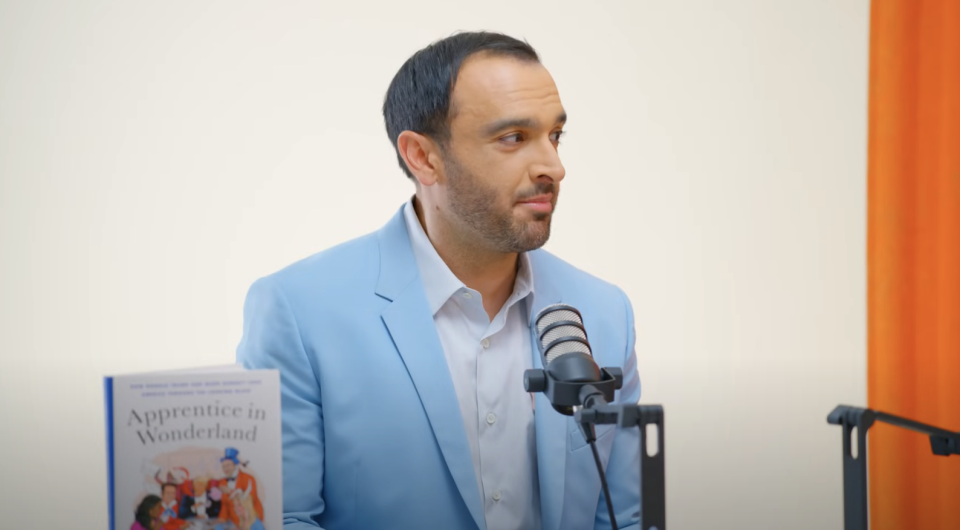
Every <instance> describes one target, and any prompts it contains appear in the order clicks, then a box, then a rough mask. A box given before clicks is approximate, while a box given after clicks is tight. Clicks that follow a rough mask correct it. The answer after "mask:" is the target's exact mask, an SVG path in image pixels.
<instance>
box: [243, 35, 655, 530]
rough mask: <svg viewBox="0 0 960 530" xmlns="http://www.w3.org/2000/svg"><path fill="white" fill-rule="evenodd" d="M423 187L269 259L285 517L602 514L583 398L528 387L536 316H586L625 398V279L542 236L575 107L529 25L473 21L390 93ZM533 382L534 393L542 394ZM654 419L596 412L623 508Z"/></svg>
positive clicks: (447, 518) (347, 519)
mask: <svg viewBox="0 0 960 530" xmlns="http://www.w3.org/2000/svg"><path fill="white" fill-rule="evenodd" d="M383 112H384V118H385V121H386V127H387V133H388V135H389V137H390V141H391V143H392V144H393V146H394V149H395V150H396V152H397V156H398V161H399V163H400V167H401V168H402V169H403V171H404V172H405V173H406V175H407V176H408V177H409V178H411V180H413V182H414V185H415V187H416V195H415V196H414V197H413V199H411V200H410V201H409V202H407V203H406V204H405V205H404V206H403V207H401V209H400V211H399V212H397V214H396V215H395V216H394V217H393V218H392V219H391V220H390V221H389V222H388V223H387V224H386V226H384V227H383V228H382V229H380V230H379V231H378V232H376V233H373V234H370V235H367V236H365V237H361V238H359V239H356V240H353V241H350V242H347V243H344V244H342V245H339V246H337V247H334V248H331V249H329V250H326V251H324V252H321V253H319V254H317V255H314V256H312V257H310V258H307V259H305V260H303V261H301V262H299V263H296V264H294V265H291V266H290V267H288V268H286V269H284V270H282V271H280V272H278V273H276V274H273V275H271V276H268V277H266V278H263V279H260V280H258V281H257V282H256V283H254V285H253V287H251V289H250V293H249V295H248V297H247V302H246V305H245V308H244V333H243V339H242V341H241V343H240V346H239V348H238V353H237V357H238V359H239V360H240V361H241V362H242V363H243V364H244V365H245V366H247V367H251V368H278V369H279V370H280V373H281V382H282V384H281V388H282V389H281V392H282V407H283V462H284V468H283V472H284V487H283V497H284V512H285V513H284V517H285V524H286V527H287V528H291V529H304V530H306V529H308V528H316V527H318V526H319V527H322V528H325V529H328V530H332V529H347V528H350V529H367V528H370V529H379V528H399V529H408V528H410V529H414V528H417V529H419V528H442V529H470V528H473V529H481V530H485V529H489V530H499V529H540V528H543V529H544V530H558V529H577V530H580V529H584V528H594V527H596V528H609V527H610V522H609V517H608V515H607V508H606V504H605V499H604V498H603V497H602V495H601V485H600V479H599V476H598V473H597V470H596V467H595V463H594V460H593V455H592V453H591V450H590V448H589V447H588V446H587V444H586V442H585V440H584V438H583V436H582V435H581V434H580V432H579V430H578V429H577V427H576V425H575V424H574V423H573V421H572V419H571V418H570V417H568V416H563V415H561V414H559V413H557V412H556V411H555V410H554V409H553V408H552V406H551V405H550V403H549V402H548V401H547V400H546V398H545V397H544V396H543V395H542V394H537V395H535V396H531V395H530V394H528V393H526V392H525V391H524V389H523V382H522V381H523V372H524V370H525V369H527V368H533V367H540V366H541V363H540V358H539V354H538V351H537V349H536V347H535V345H534V343H533V340H534V336H533V334H532V333H531V328H530V324H531V319H532V318H533V317H534V316H535V315H536V314H537V313H538V312H539V311H540V310H541V309H542V308H544V307H546V306H548V305H551V304H555V303H559V302H561V301H562V302H563V303H565V304H569V305H572V306H574V307H576V308H578V309H579V310H580V311H581V312H582V314H583V317H584V321H585V324H586V327H587V332H588V334H589V337H590V342H591V345H592V347H593V353H594V356H595V358H596V360H597V362H598V364H599V365H600V366H619V367H622V368H623V370H624V385H623V388H622V390H620V391H619V392H618V393H617V396H616V397H617V400H618V401H620V402H630V403H636V401H637V400H638V399H639V395H640V385H639V379H638V375H637V368H636V355H635V353H634V348H633V347H634V331H633V313H632V309H631V307H630V304H629V302H628V301H627V298H626V296H625V295H624V294H623V292H622V291H620V290H619V289H618V288H616V287H614V286H612V285H610V284H607V283H605V282H603V281H600V280H598V279H596V278H594V277H592V276H589V275H588V274H586V273H584V272H581V271H579V270H577V269H575V268H573V267H572V266H570V265H568V264H566V263H564V262H563V261H561V260H559V259H558V258H556V257H554V256H552V255H550V254H548V253H547V252H544V251H542V250H536V249H538V248H539V247H541V246H542V245H543V244H544V243H545V242H546V241H547V238H548V237H549V234H550V221H551V218H552V214H553V210H554V208H555V206H556V201H557V196H558V193H559V190H560V182H561V181H562V180H563V178H564V168H563V166H562V164H561V163H560V159H559V157H558V154H557V146H558V143H559V139H560V136H561V134H562V128H563V125H564V123H565V121H566V114H565V112H564V109H563V106H562V105H561V103H560V97H559V94H558V92H557V88H556V86H555V85H554V82H553V79H552V78H551V77H550V74H549V73H548V72H547V70H546V69H545V68H544V67H543V66H542V65H541V64H540V62H539V58H538V56H537V53H536V52H535V51H534V50H533V48H531V47H530V46H529V45H528V44H526V43H524V42H521V41H518V40H516V39H513V38H510V37H507V36H505V35H499V34H495V33H460V34H457V35H454V36H452V37H449V38H446V39H443V40H441V41H439V42H436V43H434V44H432V45H430V46H428V47H426V48H424V49H423V50H420V51H419V52H417V53H416V54H414V55H413V56H412V57H411V58H410V59H409V60H407V62H406V63H405V64H404V65H403V66H402V67H401V68H400V71H399V72H398V73H397V74H396V76H395V77H394V79H393V81H392V82H391V84H390V87H389V89H388V91H387V96H386V99H385V102H384V106H383ZM534 401H535V403H534ZM638 437H639V434H638V432H637V430H636V429H631V430H615V429H612V428H610V427H609V426H603V427H599V428H598V440H597V447H598V449H599V453H600V458H601V461H602V462H603V464H604V465H605V467H606V473H607V480H608V482H609V484H610V491H611V498H612V501H613V507H614V510H615V514H616V518H617V522H618V525H619V526H620V527H621V528H627V527H634V528H635V527H636V525H637V523H638V520H639V441H638V440H639V438H638Z"/></svg>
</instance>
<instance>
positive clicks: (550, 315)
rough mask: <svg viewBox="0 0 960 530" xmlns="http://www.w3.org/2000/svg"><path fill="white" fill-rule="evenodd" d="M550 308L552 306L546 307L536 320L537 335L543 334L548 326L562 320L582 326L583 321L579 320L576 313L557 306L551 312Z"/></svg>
mask: <svg viewBox="0 0 960 530" xmlns="http://www.w3.org/2000/svg"><path fill="white" fill-rule="evenodd" d="M551 307H553V306H549V307H546V308H544V309H543V311H541V312H540V317H539V318H538V319H537V333H538V334H539V333H543V330H544V329H545V328H546V327H547V326H549V325H550V324H553V323H554V322H560V321H563V320H566V321H572V322H576V323H578V324H580V325H581V326H582V325H583V320H581V319H580V315H579V314H578V313H577V312H576V311H574V310H572V309H567V308H566V306H559V307H557V308H556V309H552V310H551Z"/></svg>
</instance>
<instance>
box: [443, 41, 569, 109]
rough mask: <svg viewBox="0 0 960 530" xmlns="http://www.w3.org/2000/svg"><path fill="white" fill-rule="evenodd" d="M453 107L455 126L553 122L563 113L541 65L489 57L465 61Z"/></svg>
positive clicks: (555, 90)
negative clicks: (530, 120) (513, 121)
mask: <svg viewBox="0 0 960 530" xmlns="http://www.w3.org/2000/svg"><path fill="white" fill-rule="evenodd" d="M451 104H452V105H451V108H452V109H453V111H454V112H453V114H452V120H451V122H452V124H453V123H456V122H458V121H459V122H461V124H462V125H470V124H476V125H480V124H482V123H484V122H489V121H491V120H496V119H500V118H504V117H511V118H534V119H536V118H543V117H548V118H546V119H549V120H551V121H552V120H553V119H554V118H555V117H556V116H558V115H559V114H561V113H562V112H563V105H562V104H561V103H560V93H559V92H558V91H557V86H556V84H555V83H554V82H553V77H551V76H550V72H548V71H547V69H546V68H544V67H543V65H542V64H540V63H538V62H533V61H521V60H519V59H515V58H512V57H502V56H495V55H488V54H478V55H475V56H473V57H470V58H468V59H467V60H466V61H464V63H463V65H462V67H461V68H460V73H459V74H458V75H457V82H456V85H455V86H454V89H453V94H452V98H451ZM553 125H554V124H553V123H548V124H546V126H548V127H552V126H553Z"/></svg>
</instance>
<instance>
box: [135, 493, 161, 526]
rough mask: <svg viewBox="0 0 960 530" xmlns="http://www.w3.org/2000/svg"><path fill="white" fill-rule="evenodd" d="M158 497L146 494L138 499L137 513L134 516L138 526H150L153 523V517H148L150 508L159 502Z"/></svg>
mask: <svg viewBox="0 0 960 530" xmlns="http://www.w3.org/2000/svg"><path fill="white" fill-rule="evenodd" d="M160 502H161V501H160V497H157V496H156V495H147V496H146V497H144V498H143V500H142V501H140V505H139V506H137V514H136V515H135V516H134V518H135V519H136V520H137V522H138V523H140V526H142V527H144V528H150V527H151V525H153V519H152V518H151V517H150V510H152V509H153V507H154V506H156V505H158V504H160Z"/></svg>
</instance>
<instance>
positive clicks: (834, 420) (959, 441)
mask: <svg viewBox="0 0 960 530" xmlns="http://www.w3.org/2000/svg"><path fill="white" fill-rule="evenodd" d="M878 421H879V422H882V423H888V424H890V425H894V426H897V427H900V428H902V429H907V430H911V431H914V432H918V433H920V434H925V435H927V436H929V437H930V449H931V450H932V451H933V454H935V455H940V456H950V455H956V454H960V433H956V432H951V431H948V430H946V429H941V428H939V427H934V426H932V425H927V424H924V423H920V422H918V421H913V420H911V419H907V418H903V417H900V416H895V415H893V414H887V413H886V412H880V411H879V410H872V409H866V408H860V407H851V406H848V405H838V406H837V408H835V409H833V412H831V413H830V415H829V416H827V423H830V424H833V425H840V426H841V427H843V519H844V529H845V530H867V529H868V528H869V526H868V524H869V523H868V521H869V520H868V515H867V431H868V430H869V429H870V427H872V426H873V424H874V423H875V422H878ZM854 428H856V429H857V456H856V457H854V456H853V453H852V452H851V449H852V447H851V446H852V442H851V440H850V438H851V436H850V435H851V433H852V432H853V429H854Z"/></svg>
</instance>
